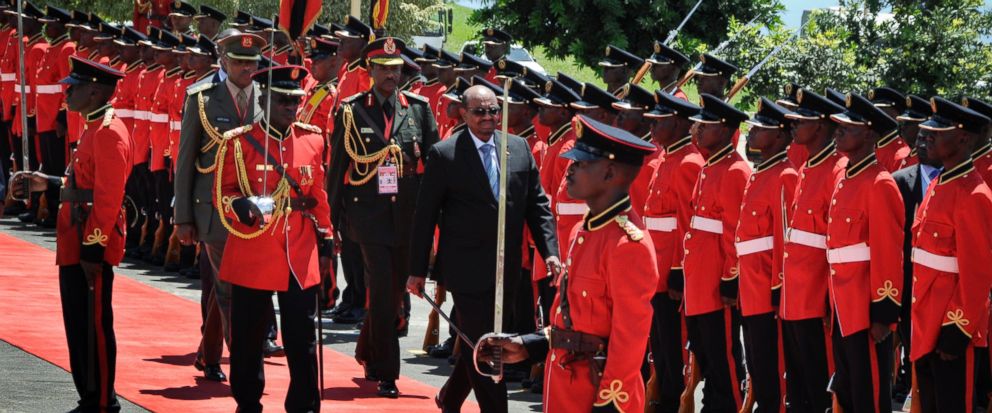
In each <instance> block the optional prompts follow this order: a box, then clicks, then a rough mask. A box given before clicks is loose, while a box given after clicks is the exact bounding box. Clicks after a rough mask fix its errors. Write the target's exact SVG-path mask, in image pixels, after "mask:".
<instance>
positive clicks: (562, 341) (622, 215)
mask: <svg viewBox="0 0 992 413" xmlns="http://www.w3.org/2000/svg"><path fill="white" fill-rule="evenodd" d="M576 119H577V120H576V127H575V129H576V130H577V135H579V138H578V141H577V142H576V144H575V147H574V149H572V150H571V151H569V152H566V153H565V154H563V156H567V157H569V158H570V159H571V160H572V161H573V162H572V163H571V164H570V165H571V166H569V168H568V175H567V178H566V180H567V181H568V188H569V192H570V195H571V196H572V197H573V198H575V199H581V200H583V201H585V202H587V203H588V204H589V211H590V212H589V214H587V215H586V217H585V219H584V220H583V221H582V222H581V223H579V224H577V225H576V226H575V228H573V230H572V234H573V237H572V239H573V241H572V242H571V243H570V247H569V250H568V255H567V257H568V258H567V259H566V261H565V271H564V272H563V274H562V276H561V277H560V278H559V280H560V281H559V286H560V292H559V294H557V295H556V297H555V301H554V305H553V308H555V311H554V314H553V315H552V316H551V317H552V319H551V327H549V328H547V329H545V330H542V331H541V332H540V333H538V334H530V335H525V336H522V337H515V338H512V339H505V340H490V341H488V342H487V343H485V348H484V349H483V350H482V351H481V353H482V354H483V359H486V357H485V354H487V353H489V349H491V348H492V347H491V346H496V345H499V346H502V347H503V355H504V357H503V359H504V362H515V361H520V360H521V359H523V358H526V357H527V356H528V355H529V356H530V357H531V358H532V359H534V358H543V357H542V356H543V355H544V354H548V356H547V360H546V363H545V366H546V367H545V379H544V411H545V412H581V411H590V410H591V411H594V412H601V411H602V412H623V411H629V412H641V411H644V404H645V400H644V381H643V379H642V378H641V373H640V367H641V362H642V356H643V355H644V349H645V348H646V346H647V335H648V332H649V330H650V328H651V326H650V314H651V304H650V300H651V296H652V289H653V288H654V286H655V285H656V284H657V282H658V272H657V269H656V268H657V267H656V265H657V263H656V260H655V254H654V246H653V245H652V243H651V237H649V236H646V234H644V224H643V222H642V221H641V218H640V216H639V214H638V213H637V212H636V211H633V210H631V206H630V197H629V196H628V195H627V191H628V188H629V186H630V184H631V183H632V182H633V180H634V178H635V177H636V176H637V172H638V169H639V167H640V165H641V164H642V163H643V162H644V157H645V156H646V155H648V154H651V153H652V152H653V151H655V150H656V148H655V146H654V145H652V144H651V143H649V142H645V141H643V140H641V139H640V138H638V137H636V136H634V135H631V134H630V133H628V132H627V131H624V130H622V129H618V128H614V127H611V126H608V125H605V124H602V123H599V122H597V121H595V120H592V119H591V118H588V117H585V116H582V115H579V116H577V117H576Z"/></svg>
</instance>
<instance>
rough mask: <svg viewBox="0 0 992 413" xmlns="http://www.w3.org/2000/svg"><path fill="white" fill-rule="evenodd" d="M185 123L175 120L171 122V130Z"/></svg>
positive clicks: (177, 128)
mask: <svg viewBox="0 0 992 413" xmlns="http://www.w3.org/2000/svg"><path fill="white" fill-rule="evenodd" d="M182 125H183V121H181V120H174V121H171V122H169V130H179V129H180V128H181V127H182Z"/></svg>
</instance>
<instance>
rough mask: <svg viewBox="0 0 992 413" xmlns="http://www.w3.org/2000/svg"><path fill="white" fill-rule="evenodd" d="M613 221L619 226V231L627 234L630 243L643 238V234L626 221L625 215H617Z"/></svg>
mask: <svg viewBox="0 0 992 413" xmlns="http://www.w3.org/2000/svg"><path fill="white" fill-rule="evenodd" d="M614 220H615V221H616V222H617V225H619V226H620V229H622V230H623V232H626V233H627V238H630V240H631V241H640V240H641V239H642V238H644V232H643V231H641V229H640V228H637V226H635V225H634V224H633V223H631V222H630V221H629V220H628V219H627V216H626V215H617V217H616V218H614Z"/></svg>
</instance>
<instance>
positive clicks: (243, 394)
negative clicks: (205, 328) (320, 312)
mask: <svg viewBox="0 0 992 413" xmlns="http://www.w3.org/2000/svg"><path fill="white" fill-rule="evenodd" d="M231 295H232V297H231V393H232V394H233V395H234V400H235V401H237V402H238V411H240V412H260V411H262V404H261V403H260V400H261V398H262V391H263V390H264V389H265V372H264V370H263V367H262V366H263V364H264V363H263V361H262V342H263V341H264V339H265V334H266V329H267V328H268V321H267V318H268V316H267V313H269V312H271V311H273V310H272V291H262V290H256V289H252V288H247V287H241V286H238V285H233V286H232V287H231ZM276 296H277V297H278V299H279V316H280V321H282V334H283V344H284V346H285V348H286V361H287V362H288V363H289V375H290V379H289V391H288V393H287V394H286V402H285V404H284V407H285V409H286V411H288V412H305V411H314V412H316V411H320V390H319V389H318V388H317V356H316V351H317V344H316V343H317V336H316V334H315V332H314V318H315V317H316V311H317V288H316V287H311V288H308V289H306V290H301V289H300V286H299V284H298V283H297V282H296V280H295V278H293V276H292V275H290V281H289V289H288V290H287V291H279V292H277V293H276Z"/></svg>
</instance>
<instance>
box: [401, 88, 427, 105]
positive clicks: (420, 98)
mask: <svg viewBox="0 0 992 413" xmlns="http://www.w3.org/2000/svg"><path fill="white" fill-rule="evenodd" d="M403 94H404V95H406V97H408V98H413V99H414V100H419V101H420V102H421V103H430V101H429V100H427V98H425V97H423V96H420V95H418V94H416V93H413V92H411V91H409V90H404V91H403Z"/></svg>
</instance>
